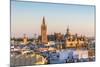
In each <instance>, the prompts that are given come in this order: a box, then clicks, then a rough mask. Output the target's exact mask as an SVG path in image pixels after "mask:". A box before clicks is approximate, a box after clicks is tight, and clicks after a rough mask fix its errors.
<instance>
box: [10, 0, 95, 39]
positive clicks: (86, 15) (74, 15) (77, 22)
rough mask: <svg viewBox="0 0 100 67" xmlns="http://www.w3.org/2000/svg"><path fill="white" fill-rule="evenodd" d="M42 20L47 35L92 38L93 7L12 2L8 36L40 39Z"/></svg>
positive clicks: (93, 28)
mask: <svg viewBox="0 0 100 67" xmlns="http://www.w3.org/2000/svg"><path fill="white" fill-rule="evenodd" d="M43 16H44V17H45V23H46V25H47V34H48V35H49V34H53V33H54V32H60V33H62V34H65V33H66V29H67V27H69V29H70V32H71V34H75V33H77V34H79V35H85V36H89V37H90V36H94V35H95V23H96V22H95V6H93V5H74V4H54V3H40V2H25V1H11V36H12V37H22V36H23V34H26V35H27V36H28V37H34V34H37V35H40V33H41V24H42V19H43Z"/></svg>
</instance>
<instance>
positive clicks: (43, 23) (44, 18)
mask: <svg viewBox="0 0 100 67" xmlns="http://www.w3.org/2000/svg"><path fill="white" fill-rule="evenodd" d="M43 24H45V17H44V16H43Z"/></svg>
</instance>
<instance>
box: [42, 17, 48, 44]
mask: <svg viewBox="0 0 100 67" xmlns="http://www.w3.org/2000/svg"><path fill="white" fill-rule="evenodd" d="M41 37H42V38H41V41H42V43H45V44H46V43H48V40H47V25H46V24H45V17H43V20H42V24H41Z"/></svg>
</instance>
